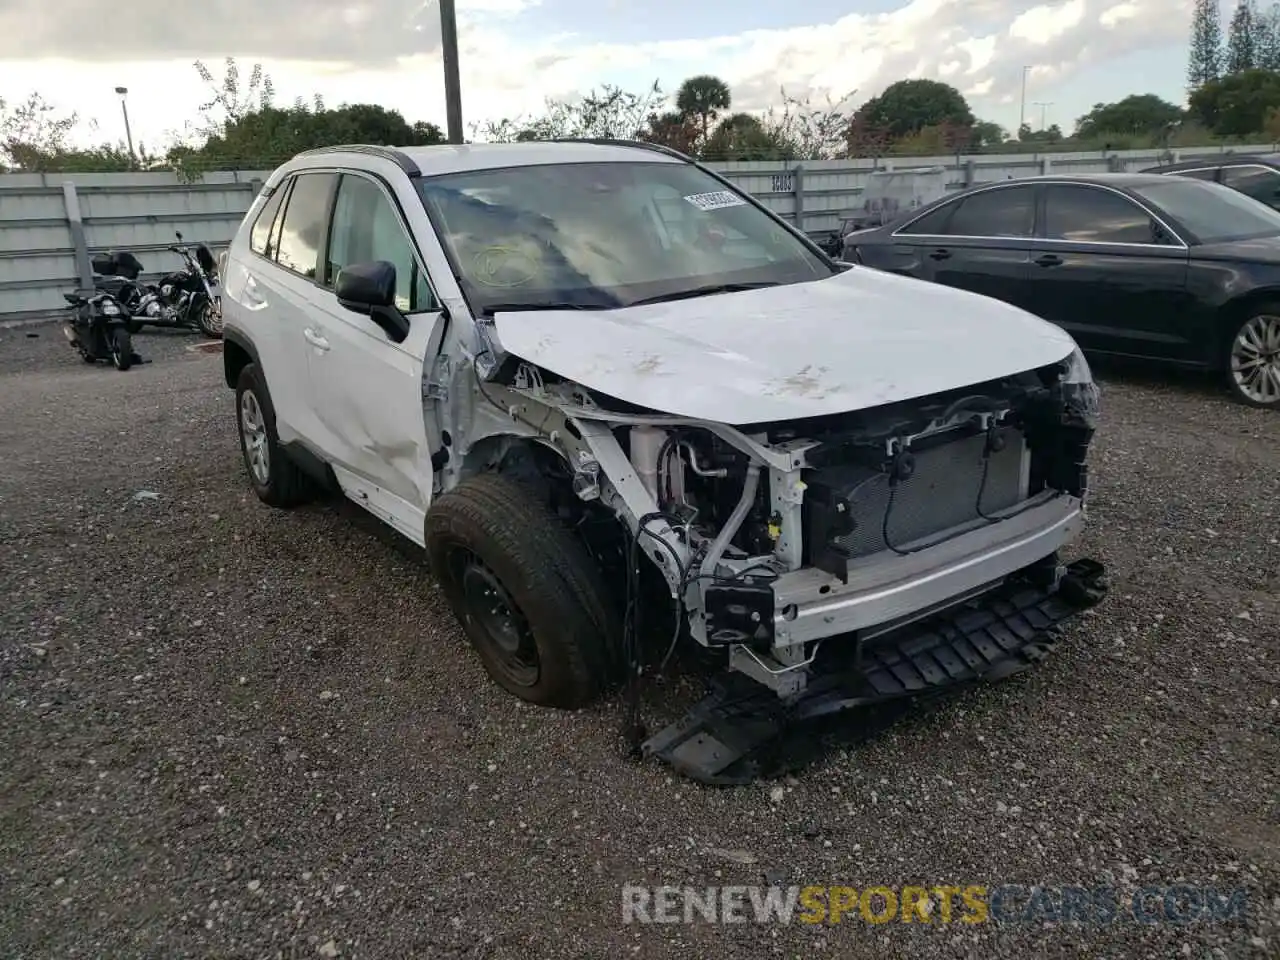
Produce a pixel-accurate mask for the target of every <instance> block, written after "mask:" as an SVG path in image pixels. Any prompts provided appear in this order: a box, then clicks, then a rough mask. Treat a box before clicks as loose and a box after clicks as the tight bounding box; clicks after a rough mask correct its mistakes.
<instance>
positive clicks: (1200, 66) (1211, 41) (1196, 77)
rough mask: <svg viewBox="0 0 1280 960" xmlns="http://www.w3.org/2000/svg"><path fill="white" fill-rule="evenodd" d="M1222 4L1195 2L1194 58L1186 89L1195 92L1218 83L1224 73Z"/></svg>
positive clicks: (1193, 18)
mask: <svg viewBox="0 0 1280 960" xmlns="http://www.w3.org/2000/svg"><path fill="white" fill-rule="evenodd" d="M1219 3H1220V0H1195V7H1194V9H1193V11H1192V14H1191V56H1190V58H1189V60H1188V63H1187V85H1188V86H1189V87H1190V88H1191V89H1192V90H1195V89H1196V88H1197V87H1201V86H1203V85H1204V84H1206V83H1208V82H1209V81H1210V80H1217V79H1218V75H1219V74H1220V73H1221V72H1222V12H1221V10H1220V9H1219V7H1218V4H1219Z"/></svg>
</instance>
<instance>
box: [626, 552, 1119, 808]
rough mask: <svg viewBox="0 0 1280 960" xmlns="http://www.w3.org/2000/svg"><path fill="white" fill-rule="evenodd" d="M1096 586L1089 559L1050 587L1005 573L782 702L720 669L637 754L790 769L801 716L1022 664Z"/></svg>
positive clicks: (738, 770)
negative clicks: (704, 691) (707, 690)
mask: <svg viewBox="0 0 1280 960" xmlns="http://www.w3.org/2000/svg"><path fill="white" fill-rule="evenodd" d="M1105 591H1106V583H1105V570H1104V568H1103V566H1102V565H1101V564H1100V563H1098V562H1096V561H1094V560H1077V561H1076V562H1075V563H1072V564H1070V565H1069V566H1068V567H1067V572H1066V574H1065V576H1064V577H1063V578H1062V579H1061V581H1059V583H1058V585H1057V587H1054V586H1051V585H1036V584H1035V583H1034V582H1033V581H1031V580H1030V579H1027V578H1017V579H1013V580H1011V581H1010V582H1008V583H1006V584H1005V585H1004V586H1002V587H999V588H997V589H995V590H993V591H991V592H990V593H988V594H986V595H984V596H983V597H981V598H979V599H977V600H975V601H974V602H972V603H970V604H965V605H963V606H960V607H958V608H955V609H953V610H950V611H948V612H946V613H943V614H941V615H938V616H935V617H931V618H928V619H926V620H922V621H919V622H916V623H913V624H910V625H908V626H906V627H903V628H901V629H900V630H896V631H894V632H892V633H889V634H885V635H883V636H881V637H877V638H875V639H874V640H873V641H870V642H869V643H868V644H867V645H866V646H865V648H864V649H863V650H862V651H861V666H860V667H859V668H855V669H851V670H845V671H840V672H832V673H828V674H825V675H824V674H819V675H818V676H815V677H813V678H811V679H810V681H809V683H808V685H807V686H806V688H805V690H804V691H803V692H802V693H800V694H798V695H797V696H796V697H795V698H794V699H792V700H789V701H783V700H779V699H778V697H777V696H776V694H774V692H773V691H772V690H769V689H767V688H763V687H761V686H759V685H758V684H756V683H755V682H754V681H752V680H750V679H749V678H746V677H743V676H742V675H740V674H739V675H736V676H735V675H731V674H727V673H726V674H723V675H721V676H719V677H717V678H716V681H715V682H714V684H713V692H712V693H711V694H709V695H708V696H707V697H706V698H704V699H703V700H702V701H700V702H699V703H697V704H696V705H695V706H694V707H693V709H692V710H691V711H690V712H689V713H688V714H687V715H686V716H685V717H684V718H683V719H681V720H679V721H677V722H676V723H673V724H671V725H670V726H669V727H667V728H666V729H664V730H662V731H660V732H659V733H657V734H655V735H654V736H653V737H651V738H650V739H649V740H647V741H646V742H645V743H644V744H643V746H642V748H641V750H642V753H643V754H644V755H645V756H652V757H657V758H658V759H660V760H662V761H664V762H666V763H668V764H670V765H671V766H672V767H674V768H675V769H676V770H677V771H679V772H680V773H682V774H684V775H685V776H688V777H691V778H692V779H694V780H698V781H700V782H702V783H707V784H713V785H740V784H745V783H750V782H751V781H752V780H754V779H756V778H758V777H761V776H769V775H773V774H776V773H779V772H782V771H784V770H786V769H794V768H795V767H796V766H797V765H800V764H802V763H803V762H804V761H807V760H808V759H810V758H811V757H810V756H809V751H810V750H811V748H812V745H813V740H814V737H813V733H812V731H811V730H808V729H805V725H806V724H807V723H809V722H811V721H813V720H816V719H818V718H820V717H824V716H830V715H832V714H836V713H839V712H841V711H845V710H852V709H855V708H859V707H871V706H876V705H882V704H889V703H892V702H906V701H910V700H912V699H917V698H929V697H932V696H936V695H939V694H942V693H945V692H947V691H948V690H951V689H954V688H956V687H958V686H961V685H964V684H969V683H974V682H979V681H992V680H999V679H1003V678H1005V677H1008V676H1011V675H1012V674H1014V673H1018V672H1020V671H1022V670H1025V669H1027V668H1028V667H1031V666H1033V665H1034V664H1036V663H1038V662H1039V661H1041V660H1043V659H1044V658H1045V657H1046V656H1047V655H1048V654H1049V653H1050V651H1052V649H1053V647H1054V646H1055V644H1056V643H1057V636H1056V633H1057V629H1056V628H1057V627H1059V626H1060V625H1061V624H1063V623H1065V622H1066V621H1068V620H1070V619H1071V618H1072V617H1074V616H1075V615H1076V614H1077V613H1079V612H1080V611H1081V610H1083V609H1085V608H1087V607H1090V606H1093V605H1094V604H1095V603H1097V602H1098V601H1099V600H1101V599H1102V596H1103V595H1104V593H1105ZM850 639H851V640H853V639H854V638H850Z"/></svg>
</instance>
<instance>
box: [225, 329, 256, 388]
mask: <svg viewBox="0 0 1280 960" xmlns="http://www.w3.org/2000/svg"><path fill="white" fill-rule="evenodd" d="M251 363H253V357H252V356H251V355H250V353H249V351H248V350H246V349H245V348H244V347H242V346H240V344H238V343H236V342H235V341H234V340H226V339H224V340H223V341H222V371H223V374H224V375H225V377H226V381H227V386H228V387H234V386H235V385H236V381H238V380H239V379H240V371H241V370H243V369H244V368H245V367H247V366H248V365H249V364H251Z"/></svg>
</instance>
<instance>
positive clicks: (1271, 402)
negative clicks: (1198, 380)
mask: <svg viewBox="0 0 1280 960" xmlns="http://www.w3.org/2000/svg"><path fill="white" fill-rule="evenodd" d="M1227 386H1228V387H1229V388H1230V390H1231V393H1232V395H1233V396H1234V397H1235V399H1236V400H1238V401H1239V402H1240V403H1243V404H1246V405H1248V406H1250V407H1261V408H1263V409H1271V410H1274V409H1280V303H1278V304H1268V305H1267V306H1266V307H1264V308H1263V309H1261V310H1259V311H1256V312H1255V313H1253V315H1252V316H1250V317H1248V318H1247V319H1245V320H1244V322H1242V323H1241V324H1240V326H1239V327H1237V328H1236V331H1235V333H1234V335H1233V336H1232V338H1231V345H1230V347H1229V348H1228V354H1227Z"/></svg>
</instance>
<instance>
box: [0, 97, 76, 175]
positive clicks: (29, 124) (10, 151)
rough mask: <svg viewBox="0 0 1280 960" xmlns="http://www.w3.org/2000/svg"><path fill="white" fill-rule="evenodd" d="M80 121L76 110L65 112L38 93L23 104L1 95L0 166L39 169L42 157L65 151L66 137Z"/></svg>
mask: <svg viewBox="0 0 1280 960" xmlns="http://www.w3.org/2000/svg"><path fill="white" fill-rule="evenodd" d="M79 122H80V118H79V116H77V115H76V114H74V113H68V114H63V113H61V112H60V111H59V110H58V108H57V107H55V106H53V105H52V104H51V103H49V102H48V101H47V100H45V99H44V97H43V96H41V95H40V94H39V93H32V94H30V95H29V96H28V97H27V98H26V99H25V100H23V101H21V102H20V103H9V102H8V101H6V100H5V99H3V98H0V166H3V167H4V168H5V169H18V170H40V169H50V168H49V167H46V166H32V164H33V163H38V162H39V158H41V157H49V156H52V155H53V154H56V153H59V152H65V150H66V142H67V137H68V135H70V133H71V131H72V130H74V129H75V128H76V125H77V124H78V123H79Z"/></svg>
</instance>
